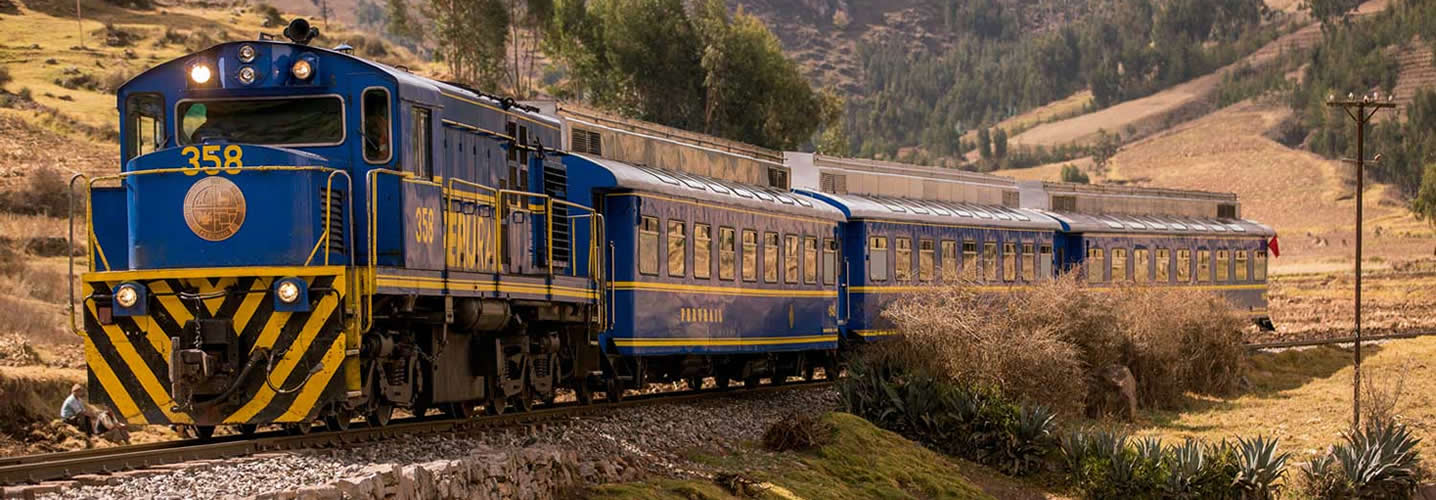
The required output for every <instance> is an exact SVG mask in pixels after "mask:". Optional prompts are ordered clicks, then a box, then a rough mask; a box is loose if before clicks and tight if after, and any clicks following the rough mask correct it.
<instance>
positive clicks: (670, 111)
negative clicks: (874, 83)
mask: <svg viewBox="0 0 1436 500" xmlns="http://www.w3.org/2000/svg"><path fill="white" fill-rule="evenodd" d="M553 11H554V15H553V22H552V23H551V25H550V26H549V28H548V29H547V34H546V40H545V43H546V45H547V48H548V49H549V50H548V52H549V53H550V54H553V55H554V57H555V58H556V59H557V60H559V61H560V62H561V63H563V64H564V65H565V66H566V67H567V68H568V70H569V75H570V78H569V80H568V81H567V84H566V85H565V86H564V87H563V88H560V89H558V94H559V95H560V97H570V98H580V99H584V100H587V101H588V102H590V103H592V104H593V105H596V106H598V107H601V108H605V109H608V110H611V111H616V112H618V113H621V114H624V115H628V116H633V117H636V118H640V119H644V120H649V121H653V122H657V123H662V124H664V125H669V126H673V127H678V128H684V129H689V130H700V131H705V132H707V133H711V134H714V135H719V136H722V137H727V138H730V139H734V140H739V141H745V142H750V143H754V144H758V145H762V146H766V147H771V148H780V149H781V148H792V147H795V146H797V145H798V144H802V143H807V142H809V141H811V140H813V133H814V132H815V131H817V130H818V129H819V127H820V126H822V125H823V124H824V122H825V120H824V119H823V118H824V116H823V115H824V114H825V113H823V109H822V108H823V105H824V104H823V99H822V97H821V96H820V95H819V93H818V92H815V91H814V90H813V89H812V87H811V86H810V85H809V84H808V82H807V80H806V79H804V78H803V76H802V74H801V73H799V71H798V67H797V65H796V64H795V63H793V62H792V61H791V60H789V59H788V58H787V57H786V56H785V55H784V54H783V52H782V47H781V46H780V45H779V43H778V39H777V37H775V36H773V34H772V32H770V31H768V28H767V27H766V26H764V25H763V23H762V22H761V21H760V20H758V19H757V18H756V17H754V16H752V15H749V14H746V13H744V12H743V11H741V10H739V11H738V12H737V13H736V14H732V15H729V13H728V11H727V8H726V7H725V6H724V5H723V2H722V1H721V0H700V1H697V2H687V1H685V0H601V1H600V0H593V1H589V0H555V1H554V8H553Z"/></svg>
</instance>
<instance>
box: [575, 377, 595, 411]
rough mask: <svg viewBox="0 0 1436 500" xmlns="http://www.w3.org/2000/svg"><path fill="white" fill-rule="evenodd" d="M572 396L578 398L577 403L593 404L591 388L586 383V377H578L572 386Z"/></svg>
mask: <svg viewBox="0 0 1436 500" xmlns="http://www.w3.org/2000/svg"><path fill="white" fill-rule="evenodd" d="M573 396H574V397H575V398H577V399H578V404H582V405H591V404H593V388H592V387H589V385H588V378H586V377H585V378H582V379H579V381H578V383H577V384H574V386H573Z"/></svg>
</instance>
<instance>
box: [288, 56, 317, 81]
mask: <svg viewBox="0 0 1436 500" xmlns="http://www.w3.org/2000/svg"><path fill="white" fill-rule="evenodd" d="M289 71H290V72H292V73H294V77H295V78H298V79H300V80H308V79H309V76H310V75H313V74H314V68H313V67H312V66H310V65H309V61H306V60H304V59H300V60H299V61H297V62H295V63H294V67H293V68H290V69H289Z"/></svg>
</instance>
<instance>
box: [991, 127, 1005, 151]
mask: <svg viewBox="0 0 1436 500" xmlns="http://www.w3.org/2000/svg"><path fill="white" fill-rule="evenodd" d="M992 156H996V157H998V158H1006V157H1007V131H1006V130H1003V129H1001V128H998V129H997V130H996V131H995V132H993V133H992Z"/></svg>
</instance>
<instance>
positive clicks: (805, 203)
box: [570, 153, 843, 221]
mask: <svg viewBox="0 0 1436 500" xmlns="http://www.w3.org/2000/svg"><path fill="white" fill-rule="evenodd" d="M570 156H575V157H579V158H582V159H584V160H588V161H589V162H592V163H593V164H595V165H598V166H600V167H602V168H603V169H604V170H607V171H608V172H609V173H611V174H612V175H613V179H614V185H615V186H616V187H622V188H628V189H634V190H640V191H645V192H650V193H657V194H667V195H673V196H681V197H684V198H692V199H697V200H704V201H712V202H717V203H722V204H725V205H736V206H741V207H744V208H750V209H755V210H760V211H765V212H780V213H786V214H793V215H802V216H807V217H817V218H821V219H827V220H832V221H842V220H843V214H842V212H839V211H838V210H837V209H836V208H833V207H832V206H830V205H828V204H827V203H824V202H822V201H820V200H816V199H813V198H811V197H809V196H805V195H803V194H799V193H795V192H790V191H781V190H777V189H773V188H770V187H763V186H753V185H749V184H740V183H737V182H732V181H726V180H719V179H714V178H711V177H705V176H700V175H695V174H691V173H687V172H675V171H672V170H667V169H662V168H655V167H648V166H642V165H633V164H630V163H624V162H621V161H617V160H611V159H607V158H600V157H597V156H592V155H588V154H576V153H571V154H570Z"/></svg>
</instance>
